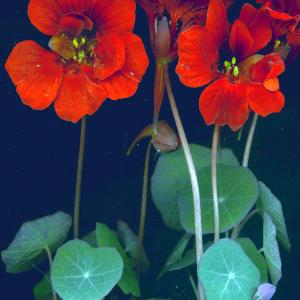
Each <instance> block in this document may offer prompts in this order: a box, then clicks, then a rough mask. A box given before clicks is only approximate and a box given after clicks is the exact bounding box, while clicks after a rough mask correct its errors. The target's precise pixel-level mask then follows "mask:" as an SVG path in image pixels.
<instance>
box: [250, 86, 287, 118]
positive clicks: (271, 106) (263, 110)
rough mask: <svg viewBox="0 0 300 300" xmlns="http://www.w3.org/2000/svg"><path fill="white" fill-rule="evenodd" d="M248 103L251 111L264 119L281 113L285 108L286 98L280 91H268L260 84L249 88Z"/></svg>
mask: <svg viewBox="0 0 300 300" xmlns="http://www.w3.org/2000/svg"><path fill="white" fill-rule="evenodd" d="M247 101H248V103H249V105H250V107H251V109H252V110H253V111H254V112H256V113H257V114H259V115H260V116H262V117H266V116H267V115H269V114H271V113H275V112H280V111H281V109H282V108H283V106H284V96H283V94H282V93H281V92H280V91H276V92H271V91H268V90H267V89H265V88H264V86H263V85H260V84H258V85H254V84H251V85H249V86H248V87H247Z"/></svg>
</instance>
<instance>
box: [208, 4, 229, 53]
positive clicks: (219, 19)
mask: <svg viewBox="0 0 300 300" xmlns="http://www.w3.org/2000/svg"><path fill="white" fill-rule="evenodd" d="M205 27H206V28H207V30H208V31H209V32H210V33H211V35H212V36H213V38H214V40H215V44H216V46H217V47H218V48H219V47H220V46H221V45H222V44H223V43H224V42H225V41H226V40H227V39H228V35H229V23H228V21H227V12H226V7H225V5H224V2H223V0H211V1H210V2H209V6H208V11H207V20H206V25H205Z"/></svg>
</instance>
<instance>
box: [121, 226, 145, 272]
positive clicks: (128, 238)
mask: <svg viewBox="0 0 300 300" xmlns="http://www.w3.org/2000/svg"><path fill="white" fill-rule="evenodd" d="M117 227H118V236H119V238H120V240H121V242H122V244H123V245H124V247H125V252H127V253H128V254H129V255H130V257H132V258H133V259H134V260H135V252H136V243H137V236H136V235H135V234H134V233H133V231H132V230H131V229H130V228H129V226H128V225H127V224H126V223H125V222H123V221H118V223H117ZM149 266H150V261H149V259H148V257H147V255H146V252H145V249H144V247H143V249H142V253H141V272H142V273H143V274H145V273H147V271H148V269H149Z"/></svg>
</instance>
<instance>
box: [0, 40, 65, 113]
mask: <svg viewBox="0 0 300 300" xmlns="http://www.w3.org/2000/svg"><path fill="white" fill-rule="evenodd" d="M5 67H6V70H7V72H8V74H9V76H10V77H11V79H12V81H13V83H14V84H15V85H16V86H17V92H18V94H19V95H20V98H21V99H22V101H23V103H24V104H26V105H29V106H30V107H31V108H33V109H45V108H47V107H48V106H49V105H50V104H51V103H52V102H53V101H54V99H55V97H56V95H57V92H58V90H59V87H60V84H61V81H62V77H63V66H62V63H61V61H60V59H59V57H58V55H57V54H55V53H54V52H51V51H47V50H45V49H43V48H42V47H40V46H39V45H38V44H37V43H35V42H33V41H23V42H21V43H18V44H17V45H16V46H15V48H14V49H13V50H12V52H11V54H10V56H9V58H8V60H7V62H6V64H5Z"/></svg>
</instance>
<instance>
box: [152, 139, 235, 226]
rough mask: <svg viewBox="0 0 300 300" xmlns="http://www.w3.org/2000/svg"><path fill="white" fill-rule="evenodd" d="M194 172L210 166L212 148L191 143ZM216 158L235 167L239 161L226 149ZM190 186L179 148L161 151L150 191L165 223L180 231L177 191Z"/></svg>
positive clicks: (182, 154) (185, 165) (184, 162)
mask: <svg viewBox="0 0 300 300" xmlns="http://www.w3.org/2000/svg"><path fill="white" fill-rule="evenodd" d="M190 149H191V153H192V157H193V161H194V164H195V168H196V171H197V172H198V173H199V171H200V170H201V169H202V168H204V167H206V166H208V165H210V161H211V150H210V149H209V148H206V147H203V146H200V145H194V144H191V145H190ZM218 161H219V162H220V163H224V164H226V165H232V166H238V165H239V163H238V160H237V159H236V157H235V156H234V154H233V152H232V151H231V150H229V149H223V150H221V151H219V153H218ZM186 187H187V188H188V189H190V190H191V189H192V188H191V185H190V177H189V172H188V168H187V164H186V160H185V156H184V153H183V150H182V148H179V149H178V150H177V151H173V152H170V153H165V154H161V156H160V157H159V160H158V162H157V164H156V167H155V170H154V173H153V176H152V179H151V193H152V197H153V201H154V203H155V205H156V207H157V208H158V210H159V211H160V213H161V215H162V218H163V220H164V222H165V224H166V225H167V226H168V227H170V228H173V229H178V230H181V229H182V227H181V225H180V219H179V212H178V204H177V194H178V193H179V192H180V191H181V190H182V189H184V188H186Z"/></svg>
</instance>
